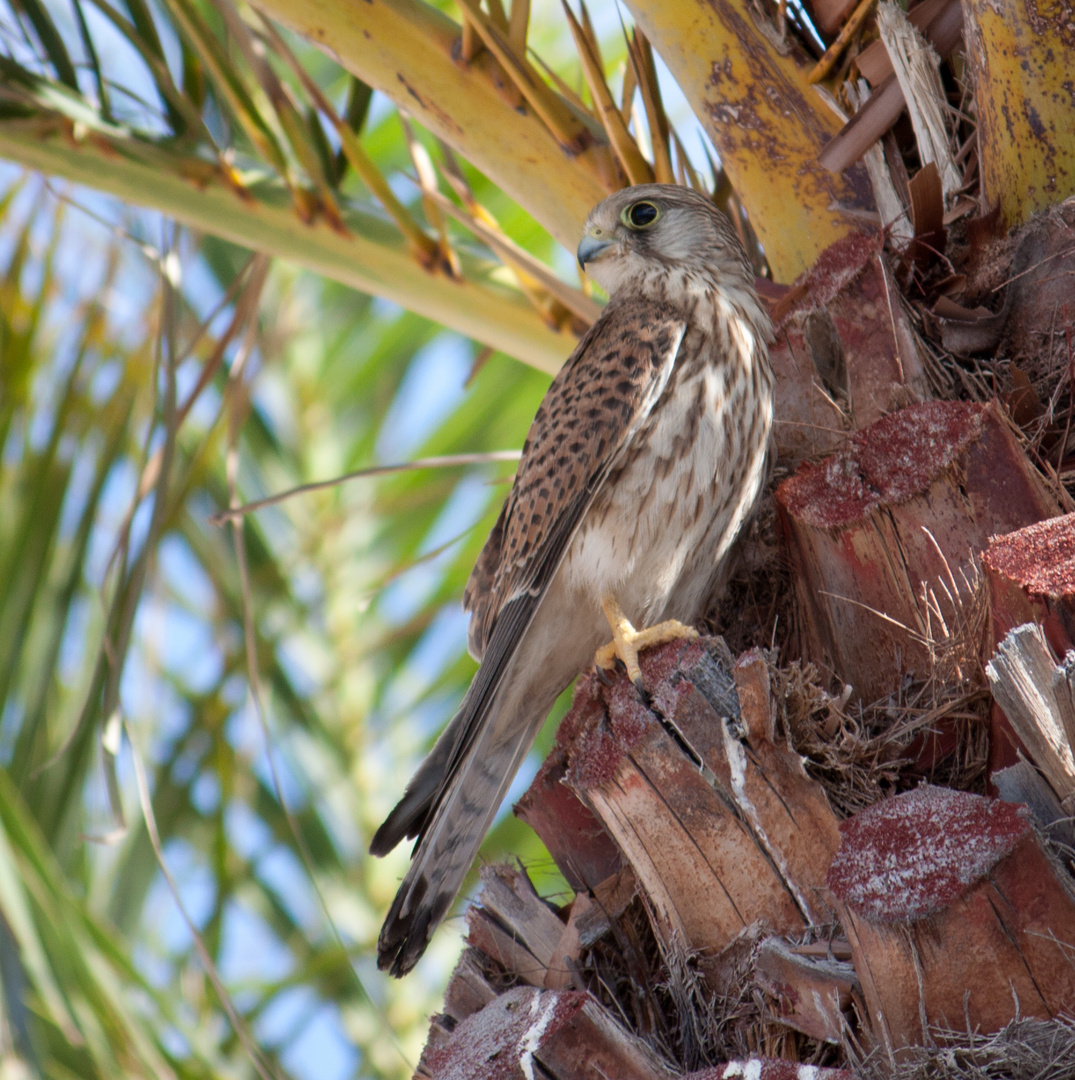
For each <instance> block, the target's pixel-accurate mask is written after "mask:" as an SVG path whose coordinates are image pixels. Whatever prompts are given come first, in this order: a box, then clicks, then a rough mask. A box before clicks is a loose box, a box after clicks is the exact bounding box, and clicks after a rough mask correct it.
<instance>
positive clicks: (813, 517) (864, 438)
mask: <svg viewBox="0 0 1075 1080" xmlns="http://www.w3.org/2000/svg"><path fill="white" fill-rule="evenodd" d="M776 500H777V506H778V507H779V509H780V514H781V521H782V523H783V526H784V530H785V533H786V536H787V541H788V550H789V554H790V556H791V560H792V565H793V567H794V570H795V586H796V590H797V595H798V599H799V602H800V610H801V611H802V613H803V615H804V621H803V628H802V634H803V640H802V646H801V648H802V653H803V655H804V656H806V657H808V658H810V659H814V660H817V661H818V662H820V663H822V664H824V665H825V666H826V667H827V668H828V669H829V670H831V671H834V672H839V674H840V677H841V678H842V679H844V680H845V682H847V683H849V684H850V685H851V687H852V688H853V692H854V694H855V695H856V697H858V698H860V699H862V700H865V701H872V700H875V699H877V698H880V697H883V696H885V695H886V694H890V693H892V692H894V691H895V690H896V689H897V688H898V686H899V683H900V679H901V678H902V677H903V676H904V675H906V674H908V673H915V674H917V675H918V676H919V677H922V678H924V677H926V676H927V675H929V673H930V664H931V660H932V652H931V646H932V643H933V642H934V641H935V640H936V639H937V638H939V637H941V636H942V635H943V625H944V624H945V623H948V622H951V621H954V620H957V619H958V618H959V610H958V609H959V604H958V599H959V598H960V597H961V596H963V597H967V594H969V593H971V592H972V591H973V588H974V586H973V581H974V579H975V576H976V571H975V568H974V561H975V559H976V558H977V557H978V554H979V553H980V552H981V550H982V549H983V548H984V547H985V546H986V544H987V542H988V540H989V537H990V536H992V535H994V534H996V533H998V532H1008V531H1010V530H1012V529H1017V528H1020V527H1021V526H1024V525H1027V524H1029V523H1031V522H1035V521H1038V520H1040V519H1041V518H1043V517H1048V516H1050V515H1052V514H1056V513H1057V512H1058V509H1059V508H1058V507H1057V504H1056V501H1055V499H1054V498H1053V497H1052V496H1051V495H1050V494H1049V493H1048V491H1047V490H1046V488H1045V485H1044V483H1043V482H1042V481H1041V480H1040V478H1039V477H1038V476H1037V474H1036V473H1035V471H1034V469H1033V467H1032V466H1031V464H1030V463H1029V462H1028V461H1027V458H1026V455H1025V454H1024V453H1023V450H1022V449H1021V447H1020V446H1019V443H1018V440H1017V438H1016V436H1015V435H1014V434H1013V432H1012V430H1011V426H1010V424H1009V422H1008V420H1007V418H1006V417H1005V416H1004V415H1003V413H1002V412H1001V411H1000V409H999V408H998V407H997V406H996V405H995V404H990V405H973V404H969V403H963V402H941V401H936V402H925V403H923V404H920V405H915V406H911V407H910V408H907V409H904V410H902V411H900V412H898V413H894V414H893V415H891V416H888V417H885V419H883V420H880V421H878V422H877V423H876V424H874V425H872V426H871V427H869V428H867V429H866V430H865V431H861V432H858V433H857V434H855V435H854V436H853V437H852V438H851V440H850V448H849V449H848V450H846V451H843V452H842V453H840V454H837V455H835V456H833V457H830V458H826V459H825V460H824V461H821V462H819V463H818V464H816V465H804V466H803V467H802V468H801V469H799V471H798V472H797V473H796V474H795V475H794V476H793V477H791V478H790V479H788V480H786V481H784V483H783V484H781V485H780V487H779V489H778V490H777V495H776ZM938 616H940V618H941V619H942V620H943V621H944V622H943V623H939V622H938Z"/></svg>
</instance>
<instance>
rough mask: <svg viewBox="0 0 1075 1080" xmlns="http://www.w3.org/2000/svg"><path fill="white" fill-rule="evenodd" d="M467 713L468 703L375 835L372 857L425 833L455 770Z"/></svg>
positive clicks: (449, 726) (441, 735) (447, 729)
mask: <svg viewBox="0 0 1075 1080" xmlns="http://www.w3.org/2000/svg"><path fill="white" fill-rule="evenodd" d="M466 712H467V702H466V701H464V702H463V705H462V707H461V708H460V710H459V712H457V713H456V714H455V716H453V717H452V719H451V721H450V722H449V724H448V726H447V727H446V728H445V729H444V731H442V732H441V734H440V737H439V738H438V739H437V741H436V742H435V743H434V744H433V749H432V750H430V751H429V753H428V754H427V755H426V759H425V761H423V762H422V764H421V765H419V766H418V771H417V772H416V773H415V774H414V776H413V777H412V778H411V782H410V783H409V784H408V785H407V789H406V791H404V793H403V798H402V799H400V800H399V802H398V803H397V804H396V806H395V809H393V811H392V812H391V813H390V814H389V815H388V817H387V818H385V820H384V822H383V824H382V825H381V827H380V828H379V829H378V830H377V831H376V832H375V833H374V834H373V839H372V840H371V841H370V854H371V855H376V856H378V857H381V856H383V855H387V854H388V853H389V852H390V851H391V850H392V849H393V848H394V847H395V846H396V845H397V844H399V843H402V842H403V840H404V839H407V840H413V839H414V837H416V836H418V835H419V834H420V833H421V832H422V831H423V830H424V828H425V825H426V822H427V821H428V820H429V815H430V812H431V811H432V810H433V807H434V806H435V804H436V801H437V795H438V792H439V791H440V790H441V788H442V787H443V786H444V777H445V775H446V774H447V772H448V769H449V768H450V767H451V762H452V758H453V757H454V755H455V752H456V744H457V743H458V742H459V740H460V738H461V737H462V735H463V733H464V729H465V726H466Z"/></svg>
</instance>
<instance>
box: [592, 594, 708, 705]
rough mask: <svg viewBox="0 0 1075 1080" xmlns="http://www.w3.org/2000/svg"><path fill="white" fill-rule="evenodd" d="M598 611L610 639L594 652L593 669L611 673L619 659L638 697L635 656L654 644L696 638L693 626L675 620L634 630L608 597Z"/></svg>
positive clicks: (639, 683) (639, 676) (639, 685)
mask: <svg viewBox="0 0 1075 1080" xmlns="http://www.w3.org/2000/svg"><path fill="white" fill-rule="evenodd" d="M601 608H602V610H603V611H604V613H605V618H606V619H608V624H609V626H611V627H612V640H611V641H610V642H609V643H608V644H607V645H602V646H601V648H600V649H598V650H597V652H595V653H594V658H593V662H594V666H595V667H596V668H597V670H598V674H600V673H601V672H602V671H611V670H612V669H613V668H614V667H615V666H616V661H617V660H620V661H621V662H622V663H623V666H624V667H625V668H626V669H627V677H628V678H629V679H630V680H631V682H633V683H634V684H635V688H636V689H637V690H638V692H639V693H640V694H645V689H644V688H643V686H642V668H641V667H640V666H639V663H638V654H639V653H640V652H642V651H643V650H645V649H649V648H652V647H653V646H654V645H664V644H665V643H666V642H669V641H680V640H687V641H693V640H694V638H696V637H697V636H698V631H697V630H695V629H694V627H692V626H686V625H685V624H684V623H681V622H679V621H678V620H677V619H666V620H665V621H664V622H661V623H657V625H656V626H647V627H646V628H645V629H643V630H636V629H635V628H634V626H632V625H631V621H630V620H629V619H628V618H627V616H626V615H624V613H623V609H622V608H621V607H620V605H619V604H618V603H616V601H615V600H614V599H613V598H612V597H610V596H609V597H606V598H605V599H604V600H602V601H601Z"/></svg>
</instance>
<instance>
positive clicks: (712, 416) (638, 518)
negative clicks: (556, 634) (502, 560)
mask: <svg viewBox="0 0 1075 1080" xmlns="http://www.w3.org/2000/svg"><path fill="white" fill-rule="evenodd" d="M755 355H756V354H754V353H753V350H751V353H750V354H748V362H747V363H746V364H740V363H736V364H730V363H722V364H717V365H703V366H702V367H701V368H700V369H699V370H698V371H697V372H696V373H695V374H694V375H693V376H691V377H686V378H680V379H679V380H678V382H675V383H674V385H672V386H670V387H669V389H668V392H667V394H666V397H665V399H664V400H663V401H662V403H661V408H659V409H655V410H654V413H653V418H652V421H651V423H650V424H648V425H647V427H646V428H645V429H644V430H643V431H642V432H640V433H639V436H637V437H636V438H638V439H639V440H641V441H640V445H641V446H642V447H643V450H642V452H640V453H638V454H636V455H634V457H633V459H632V460H631V463H630V465H629V466H628V467H627V468H625V469H624V470H623V471H622V472H621V473H620V474H619V475H618V476H617V477H616V478H615V480H614V483H611V484H610V485H609V486H608V488H607V489H606V492H605V493H603V494H604V497H602V498H599V499H598V500H596V501H595V504H594V507H593V508H592V509H591V511H590V512H589V514H588V515H587V517H586V519H585V520H584V522H583V524H582V526H581V528H580V529H579V532H578V533H577V534H576V536H575V538H574V540H573V541H572V545H571V548H570V550H569V552H568V556H567V559H566V560H565V564H564V567H563V569H564V572H565V573H566V574H567V575H568V583H569V584H570V585H571V586H572V588H573V589H575V590H578V591H579V592H581V593H583V594H584V595H589V596H590V597H592V598H594V599H595V600H597V601H598V602H599V601H600V598H601V597H602V596H604V595H608V594H611V595H613V596H615V597H616V599H617V600H618V601H619V603H620V605H621V606H622V607H623V609H624V611H625V612H626V613H627V614H628V616H629V617H630V618H631V619H632V621H635V622H636V625H642V624H645V623H651V622H655V621H658V620H660V619H662V618H666V617H675V618H679V619H682V620H685V621H686V620H690V619H693V618H695V617H697V615H698V614H699V613H700V612H699V608H700V606H701V605H702V604H703V603H704V601H705V599H706V597H707V595H708V592H709V587H710V584H711V582H712V580H713V578H714V575H715V573H716V570H717V567H718V565H719V563H720V561H721V560H722V559H723V558H724V556H725V555H726V554H727V551H728V549H729V548H730V546H731V543H732V541H733V540H734V538H735V535H736V534H737V533H738V531H739V529H740V527H741V526H742V523H743V521H744V519H745V518H746V516H747V515H748V514H749V512H750V509H751V508H752V507H753V505H754V502H755V500H756V498H757V495H758V493H759V491H760V489H761V485H762V483H763V482H764V474H765V461H766V450H767V446H768V440H769V432H770V429H771V425H772V400H771V395H770V394H769V392H768V383H767V381H764V380H763V382H764V390H763V391H762V392H761V393H759V392H758V380H757V379H756V378H754V377H753V376H752V372H751V370H750V367H749V363H750V362H753V361H754V356H755ZM751 416H755V421H754V423H751V422H750V418H751Z"/></svg>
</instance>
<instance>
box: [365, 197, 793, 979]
mask: <svg viewBox="0 0 1075 1080" xmlns="http://www.w3.org/2000/svg"><path fill="white" fill-rule="evenodd" d="M578 261H579V263H580V265H581V266H583V267H584V268H585V270H586V271H587V272H588V273H589V274H590V275H591V276H592V277H593V278H595V279H596V280H597V282H598V283H599V284H600V285H601V286H603V288H604V289H605V290H606V291H607V292H608V294H609V303H608V306H607V307H606V308H605V309H604V311H603V313H602V314H601V317H600V318H599V319H598V320H597V322H596V323H594V325H593V326H592V327H591V328H590V330H589V332H588V333H587V334H586V336H585V337H584V338H583V339H582V341H581V342H580V343H579V345H578V348H576V349H575V351H574V352H573V353H572V354H571V357H570V358H569V359H568V361H567V363H566V364H565V365H564V366H563V368H562V369H561V370H560V373H559V374H558V375H557V376H556V378H555V379H554V380H553V382H552V385H551V386H550V387H549V391H548V393H547V394H546V395H545V399H544V400H543V401H542V403H541V407H540V408H539V409H538V412H537V416H536V417H535V418H534V422H533V424H532V425H531V427H530V433H529V435H528V436H527V439H526V443H525V445H524V446H523V456H522V460H521V461H520V463H519V470H518V472H517V474H516V476H515V483H514V485H513V487H512V489H511V493H510V495H509V496H508V499H507V502H506V503H505V504H504V508H503V510H501V512H500V517H499V518H498V519H497V522H496V525H495V526H494V527H493V531H492V533H491V534H490V536H489V539H488V540H487V541H486V544H485V547H484V549H483V550H482V553H481V555H480V556H479V558H478V562H477V565H476V566H475V567H474V572H473V573H472V574H471V577H470V581H469V583H468V584H467V588H466V591H465V593H464V597H463V602H464V606H465V607H466V609H467V610H468V611H470V612H471V621H470V631H469V647H470V651H471V653H472V655H473V656H474V657H475V659H477V660H480V666H479V668H478V671H477V673H476V674H475V676H474V681H473V682H472V683H471V685H470V689H469V690H468V691H467V694H466V696H465V697H464V699H463V703H462V704H461V705H460V707H459V711H458V712H457V713H456V714H455V716H454V717H453V719H452V721H451V722H450V723H449V724H448V727H447V728H446V729H445V731H444V733H443V734H442V735H441V736H440V738H439V739H438V740H437V742H436V744H435V745H434V747H433V749H432V750H431V751H430V753H429V756H428V757H427V758H426V760H425V761H424V762H423V763H422V765H421V767H420V768H419V769H418V772H417V773H416V774H415V776H414V778H413V779H412V780H411V782H410V784H409V785H408V787H407V790H406V793H405V794H404V796H403V798H402V800H401V801H400V802H399V805H398V806H396V808H395V809H394V810H393V811H392V813H391V814H389V816H388V819H387V820H386V821H385V823H384V824H383V825H382V826H381V827H380V829H378V830H377V833H376V835H375V836H374V838H373V842H372V843H371V845H370V851H371V852H372V853H373V854H374V855H384V854H386V853H387V852H389V851H391V850H392V848H394V847H395V846H396V844H398V843H399V842H400V841H401V840H403V839H404V837H417V843H416V844H415V848H414V853H413V857H412V862H411V866H410V869H409V871H408V872H407V875H406V877H405V878H404V879H403V883H402V885H401V886H400V889H399V892H398V893H397V894H396V898H395V900H394V902H393V904H392V907H391V910H390V911H389V913H388V917H387V919H386V920H385V924H384V927H383V928H382V930H381V936H380V940H379V941H378V946H377V947H378V964H379V966H380V967H381V968H382V969H388V970H389V971H391V973H392V974H393V975H397V976H400V975H404V974H406V973H407V972H408V971H410V969H411V968H412V967H414V965H415V963H417V961H418V959H419V957H421V955H422V953H423V952H424V951H425V948H426V946H427V944H428V943H429V939H430V936H431V935H432V933H433V931H434V929H435V928H436V927H437V925H438V924H439V923H440V921H441V920H442V919H443V918H444V916H445V914H447V912H448V909H449V907H450V906H451V904H452V901H453V900H454V899H455V897H456V894H457V893H458V891H459V889H460V887H461V885H462V882H463V878H464V877H465V875H466V873H467V871H468V870H469V869H470V866H471V863H472V862H473V861H474V857H475V855H476V854H477V851H478V847H479V845H480V844H481V842H482V840H483V838H484V837H485V834H486V831H487V830H488V828H489V826H490V824H491V823H492V820H493V817H494V816H495V814H496V812H497V810H498V808H499V807H500V804H501V801H502V800H503V798H504V796H505V794H506V793H507V790H508V788H509V786H510V785H511V782H512V780H513V778H514V777H515V774H516V772H517V770H518V769H519V766H520V765H521V764H522V762H523V759H524V758H525V756H526V754H527V753H528V752H529V750H530V747H531V745H532V743H533V741H534V738H535V737H536V735H537V733H538V731H539V730H540V729H541V726H542V723H543V721H544V719H545V716H546V714H547V713H548V711H549V709H550V708H551V707H552V704H553V702H554V701H555V700H556V698H557V696H558V695H559V694H560V693H561V691H563V690H564V689H565V688H566V687H567V686H568V685H569V684H570V682H571V680H572V679H574V678H575V676H576V675H578V674H579V672H580V671H582V670H584V669H585V668H586V667H587V666H588V665H589V664H590V663H591V662H596V663H597V664H598V665H599V666H601V667H606V668H607V667H612V666H613V665H614V664H615V662H616V659H617V658H619V659H620V660H622V661H623V663H624V665H625V666H626V668H627V672H628V674H629V675H630V677H631V678H632V679H633V680H634V681H635V683H636V685H637V686H639V688H640V689H641V685H642V682H641V673H640V671H639V667H638V652H639V650H640V649H642V648H645V647H646V646H648V645H652V644H656V643H658V642H660V641H667V640H669V639H670V638H674V637H677V636H679V637H689V636H694V634H695V631H693V630H691V629H690V627H689V626H688V625H686V624H688V623H690V622H691V621H693V620H695V619H697V618H698V617H699V616H700V615H702V614H703V610H702V609H703V606H704V604H705V602H706V600H707V599H708V597H709V596H710V594H711V590H712V588H713V586H714V583H715V581H716V579H717V575H718V573H719V570H720V567H721V564H722V562H723V561H724V559H725V556H726V555H727V553H728V550H729V548H730V547H731V545H732V542H733V541H734V539H735V537H736V534H737V533H738V532H739V530H740V528H741V527H742V525H743V523H744V521H745V520H746V519H747V517H748V516H749V514H750V512H751V509H752V507H753V506H754V503H755V501H756V499H757V497H758V493H759V491H760V490H761V488H762V485H763V483H764V481H765V477H766V472H767V456H768V448H769V435H770V430H771V427H772V417H773V400H772V372H771V369H770V366H769V352H768V342H769V340H770V339H771V336H772V330H771V326H770V323H769V318H768V316H767V315H766V313H765V311H764V309H763V308H762V305H761V303H760V302H759V300H758V296H757V293H756V292H755V290H754V275H753V273H752V271H751V268H750V264H749V263H748V262H747V258H746V255H745V253H744V252H743V249H742V247H741V246H740V244H739V241H738V239H737V238H736V236H735V233H734V232H733V230H732V228H731V226H730V224H729V222H728V220H727V219H726V218H725V217H724V215H723V214H721V213H720V211H718V210H717V209H716V208H715V207H714V206H713V205H712V203H711V202H710V201H709V200H708V199H706V198H705V197H704V196H703V195H701V194H698V193H696V192H694V191H690V190H688V189H686V188H681V187H675V186H672V185H667V184H643V185H640V186H638V187H631V188H626V189H625V190H623V191H619V192H617V193H616V194H615V195H612V196H610V197H609V198H607V199H605V200H604V201H603V202H601V203H599V204H598V205H597V206H596V207H595V208H594V209H593V211H591V213H590V216H589V218H587V221H586V228H585V235H584V236H583V239H582V242H581V243H580V244H579V247H578ZM674 620H683V622H677V621H674ZM610 626H611V628H612V638H613V640H612V642H611V643H610V644H608V645H605V646H604V647H603V648H602V647H601V646H602V644H603V642H605V641H607V640H608V637H609V627H610ZM636 626H638V627H648V629H643V630H637V631H636V630H635V627H636ZM595 653H596V655H595Z"/></svg>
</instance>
